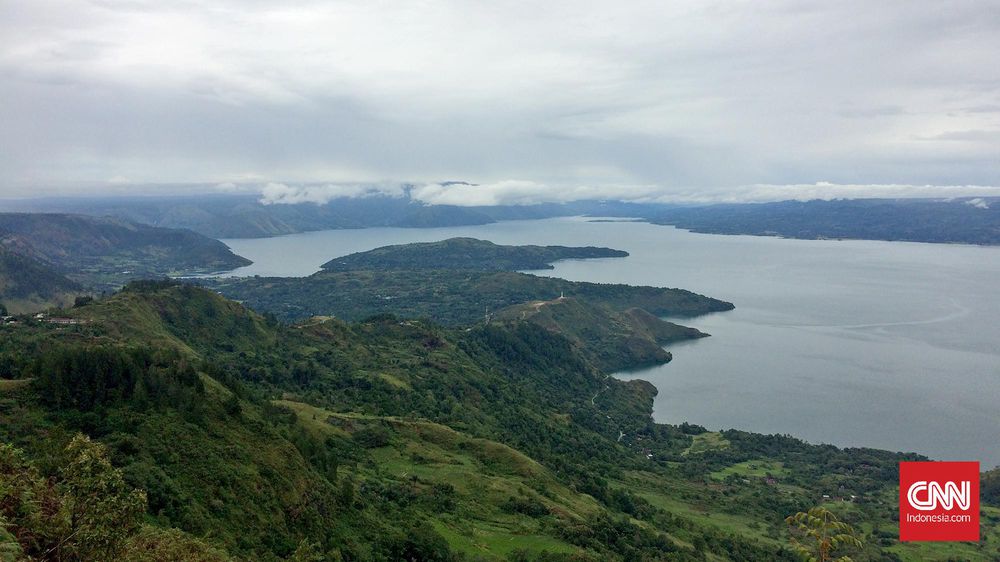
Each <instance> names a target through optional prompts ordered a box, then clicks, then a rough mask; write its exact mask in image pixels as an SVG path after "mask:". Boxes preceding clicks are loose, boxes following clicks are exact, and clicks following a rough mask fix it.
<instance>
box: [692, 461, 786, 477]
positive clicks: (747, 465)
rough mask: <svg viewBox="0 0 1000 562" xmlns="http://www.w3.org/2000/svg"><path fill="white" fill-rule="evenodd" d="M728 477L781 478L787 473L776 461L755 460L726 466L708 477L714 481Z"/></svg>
mask: <svg viewBox="0 0 1000 562" xmlns="http://www.w3.org/2000/svg"><path fill="white" fill-rule="evenodd" d="M730 475H737V476H742V477H744V478H764V477H766V476H767V475H771V476H774V477H775V478H781V477H782V476H786V475H788V471H787V470H785V468H784V466H783V465H782V464H781V463H780V462H778V461H769V460H766V459H757V460H752V461H745V462H741V463H736V464H734V465H730V466H727V467H726V468H723V469H722V470H716V471H715V472H713V473H711V475H710V476H711V477H712V478H714V479H716V480H725V479H726V477H728V476H730Z"/></svg>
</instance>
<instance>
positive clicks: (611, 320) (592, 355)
mask: <svg viewBox="0 0 1000 562" xmlns="http://www.w3.org/2000/svg"><path fill="white" fill-rule="evenodd" d="M496 319H497V320H498V321H512V322H519V321H527V322H532V323H535V324H538V325H540V326H542V327H544V328H546V329H548V330H550V331H552V332H555V333H558V334H560V335H562V336H564V337H566V338H567V339H568V340H569V341H570V342H572V343H573V344H574V345H575V346H576V347H577V349H578V350H579V352H580V353H581V354H583V355H584V356H586V357H587V358H588V359H589V360H590V361H591V362H592V363H593V364H594V365H596V366H597V367H598V368H600V369H601V370H603V371H605V372H609V373H610V372H615V371H621V370H624V369H635V368H638V367H644V366H648V365H656V364H661V363H666V362H667V361H670V358H671V355H670V352H668V351H666V350H664V349H663V346H664V345H667V344H670V343H673V342H677V341H682V340H687V339H695V338H701V337H705V336H707V335H708V334H706V333H704V332H700V331H698V330H696V329H694V328H688V327H686V326H680V325H677V324H674V323H673V322H667V321H664V320H661V319H660V318H657V317H656V316H654V315H652V314H650V313H648V312H646V311H645V310H643V309H641V308H629V309H627V310H625V311H622V312H617V311H615V310H613V309H611V308H610V307H608V306H606V305H601V304H594V303H591V302H588V301H586V300H581V299H575V298H558V299H555V300H551V301H536V302H533V303H526V304H523V305H514V306H511V307H508V308H506V309H504V310H502V311H501V312H500V313H498V314H497V315H496Z"/></svg>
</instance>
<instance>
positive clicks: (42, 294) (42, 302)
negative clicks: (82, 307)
mask: <svg viewBox="0 0 1000 562" xmlns="http://www.w3.org/2000/svg"><path fill="white" fill-rule="evenodd" d="M81 294H83V287H81V286H80V284H79V283H76V282H75V281H71V280H69V279H67V278H66V276H64V275H63V274H61V273H60V272H58V271H56V270H54V269H52V268H50V267H47V266H45V265H44V264H42V263H39V262H38V261H37V260H34V259H32V258H30V257H27V256H22V255H18V254H15V253H13V252H10V251H8V250H6V249H3V248H2V247H0V304H2V305H3V306H4V307H5V308H6V309H7V310H8V311H9V312H10V313H11V314H22V313H27V312H35V311H38V310H43V309H46V308H49V307H53V306H68V305H70V304H72V303H73V300H74V298H75V297H76V296H78V295H81Z"/></svg>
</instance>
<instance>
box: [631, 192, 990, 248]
mask: <svg viewBox="0 0 1000 562" xmlns="http://www.w3.org/2000/svg"><path fill="white" fill-rule="evenodd" d="M647 219H648V220H649V221H650V222H653V223H657V224H669V225H674V226H677V227H678V228H684V229H687V230H691V231H694V232H704V233H709V234H752V235H755V236H783V237H786V238H805V239H824V238H833V239H839V238H843V239H861V240H899V241H908V242H936V243H962V244H1000V198H968V197H966V198H959V199H950V200H940V199H848V200H834V201H819V200H817V201H806V202H801V201H782V202H778V203H760V204H738V205H711V206H707V207H688V208H673V209H661V210H660V211H658V212H656V213H653V214H650V215H648V216H647Z"/></svg>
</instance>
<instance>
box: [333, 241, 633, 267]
mask: <svg viewBox="0 0 1000 562" xmlns="http://www.w3.org/2000/svg"><path fill="white" fill-rule="evenodd" d="M626 256H628V252H624V251H621V250H612V249H611V248H595V247H593V246H589V247H584V248H579V247H568V246H501V245H499V244H494V243H493V242H489V241H487V240H477V239H475V238H449V239H447V240H442V241H440V242H426V243H416V244H400V245H396V246H384V247H381V248H376V249H374V250H370V251H367V252H359V253H356V254H351V255H348V256H343V257H340V258H335V259H332V260H330V261H328V262H327V263H325V264H323V266H322V267H323V269H325V270H327V271H353V270H386V269H471V270H482V271H517V270H522V269H552V262H554V261H557V260H565V259H591V258H623V257H626Z"/></svg>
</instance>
